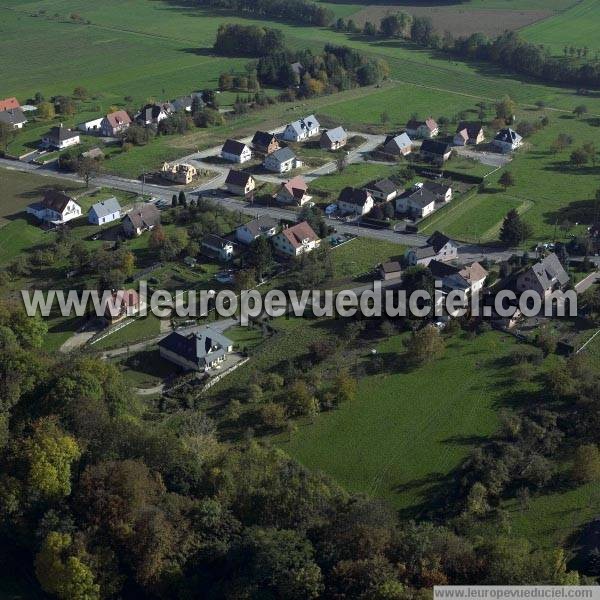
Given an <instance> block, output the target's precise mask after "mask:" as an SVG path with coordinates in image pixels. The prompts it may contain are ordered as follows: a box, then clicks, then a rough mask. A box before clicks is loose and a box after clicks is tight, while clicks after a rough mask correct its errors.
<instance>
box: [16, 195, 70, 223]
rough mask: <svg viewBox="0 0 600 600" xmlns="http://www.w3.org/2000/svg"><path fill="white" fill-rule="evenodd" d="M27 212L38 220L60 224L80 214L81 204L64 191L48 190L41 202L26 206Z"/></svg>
mask: <svg viewBox="0 0 600 600" xmlns="http://www.w3.org/2000/svg"><path fill="white" fill-rule="evenodd" d="M27 213H28V214H30V215H33V216H34V217H36V218H37V219H39V220H40V221H43V222H46V223H53V224H54V225H62V224H63V223H66V222H67V221H71V220H72V219H76V218H77V217H80V216H81V206H79V204H77V202H75V200H74V199H73V198H71V197H70V196H67V194H65V193H64V192H57V191H56V190H48V191H47V192H46V193H45V194H44V198H43V199H42V201H41V202H34V203H33V204H30V205H29V206H28V207H27Z"/></svg>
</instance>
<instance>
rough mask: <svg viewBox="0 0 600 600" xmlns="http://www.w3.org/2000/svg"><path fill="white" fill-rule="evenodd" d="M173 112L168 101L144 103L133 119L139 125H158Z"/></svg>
mask: <svg viewBox="0 0 600 600" xmlns="http://www.w3.org/2000/svg"><path fill="white" fill-rule="evenodd" d="M172 112H173V106H172V105H171V104H170V103H169V102H163V103H161V104H146V105H145V106H143V107H142V109H141V110H140V112H139V113H138V114H137V115H135V120H136V121H137V122H138V123H139V124H140V125H145V126H148V125H158V124H159V123H160V122H161V121H164V119H166V118H167V117H168V116H169V115H170V114H171V113H172Z"/></svg>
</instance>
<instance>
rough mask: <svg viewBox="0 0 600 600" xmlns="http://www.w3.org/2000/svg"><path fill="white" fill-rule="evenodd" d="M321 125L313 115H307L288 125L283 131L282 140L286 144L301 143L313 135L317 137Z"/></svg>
mask: <svg viewBox="0 0 600 600" xmlns="http://www.w3.org/2000/svg"><path fill="white" fill-rule="evenodd" d="M320 127H321V125H320V123H319V121H317V118H316V117H315V115H309V116H308V117H304V118H303V119H298V120H297V121H294V122H293V123H289V124H288V125H287V126H286V128H285V130H284V131H283V135H282V137H283V139H284V140H286V141H288V142H301V141H303V140H307V139H308V138H311V137H313V136H315V135H319V129H320Z"/></svg>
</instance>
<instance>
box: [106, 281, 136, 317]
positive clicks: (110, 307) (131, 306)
mask: <svg viewBox="0 0 600 600" xmlns="http://www.w3.org/2000/svg"><path fill="white" fill-rule="evenodd" d="M139 310H140V297H139V295H138V293H137V292H136V291H135V290H116V291H114V292H113V293H112V296H111V298H110V300H109V301H108V302H107V303H106V308H105V309H104V318H105V320H106V321H107V322H108V324H109V325H112V324H113V323H117V322H118V321H121V320H122V319H125V318H126V317H132V316H134V315H136V314H137V313H138V312H139Z"/></svg>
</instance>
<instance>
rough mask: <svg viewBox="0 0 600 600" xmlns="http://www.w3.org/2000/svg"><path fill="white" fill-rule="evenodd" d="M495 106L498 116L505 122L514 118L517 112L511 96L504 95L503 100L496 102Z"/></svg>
mask: <svg viewBox="0 0 600 600" xmlns="http://www.w3.org/2000/svg"><path fill="white" fill-rule="evenodd" d="M495 108H496V117H497V118H498V119H502V120H503V121H504V122H508V121H510V120H512V118H513V116H514V114H515V109H516V104H515V103H514V101H513V100H512V99H511V98H510V96H504V98H502V100H500V101H498V102H496V105H495Z"/></svg>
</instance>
